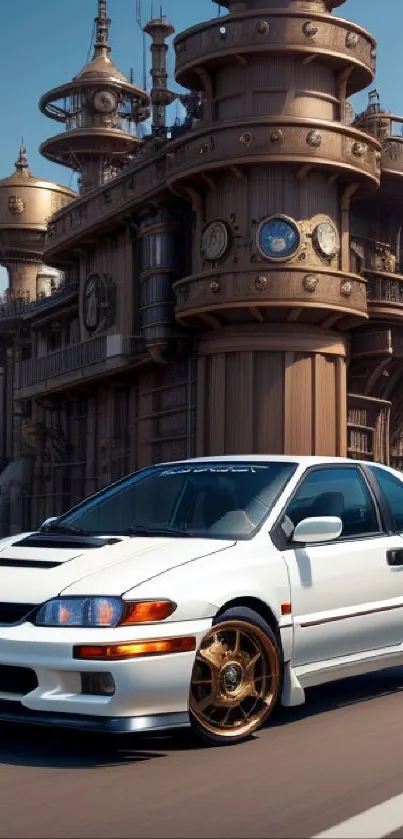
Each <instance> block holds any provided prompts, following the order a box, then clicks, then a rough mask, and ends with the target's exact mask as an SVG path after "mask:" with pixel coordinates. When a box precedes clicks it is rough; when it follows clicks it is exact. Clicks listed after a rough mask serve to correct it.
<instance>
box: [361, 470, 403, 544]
mask: <svg viewBox="0 0 403 839" xmlns="http://www.w3.org/2000/svg"><path fill="white" fill-rule="evenodd" d="M369 468H370V469H371V472H372V474H373V475H374V476H375V478H376V480H377V481H378V484H379V486H380V488H381V491H382V492H383V495H384V496H385V498H386V502H387V504H388V507H389V512H390V515H391V517H392V522H393V527H394V529H395V530H396V531H398V532H399V533H402V532H403V480H402V481H400V480H399V478H395V476H394V475H392V474H391V473H390V472H387V471H386V470H385V469H380V468H379V467H377V466H370V467H369ZM402 477H403V476H402Z"/></svg>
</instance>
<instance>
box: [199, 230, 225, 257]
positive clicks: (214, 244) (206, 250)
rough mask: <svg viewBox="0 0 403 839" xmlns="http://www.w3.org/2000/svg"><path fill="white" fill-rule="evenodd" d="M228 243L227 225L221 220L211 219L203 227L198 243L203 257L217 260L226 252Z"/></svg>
mask: <svg viewBox="0 0 403 839" xmlns="http://www.w3.org/2000/svg"><path fill="white" fill-rule="evenodd" d="M228 245H229V233H228V227H227V225H226V224H225V223H224V222H223V221H212V222H211V223H210V224H208V225H207V227H205V228H204V230H203V233H202V237H201V244H200V251H201V255H202V257H203V259H206V260H207V261H208V262H217V261H218V260H219V259H222V257H223V256H224V254H225V253H226V252H227V250H228Z"/></svg>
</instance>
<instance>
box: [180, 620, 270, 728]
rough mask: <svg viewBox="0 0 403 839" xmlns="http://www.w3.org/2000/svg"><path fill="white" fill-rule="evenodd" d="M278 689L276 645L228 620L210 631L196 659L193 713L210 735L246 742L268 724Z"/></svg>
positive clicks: (246, 625)
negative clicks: (253, 732)
mask: <svg viewBox="0 0 403 839" xmlns="http://www.w3.org/2000/svg"><path fill="white" fill-rule="evenodd" d="M279 685H280V667H279V659H278V652H277V649H276V645H275V643H274V640H272V639H271V638H270V637H269V636H268V635H266V633H265V632H263V630H262V629H260V627H258V626H255V625H254V624H252V623H249V622H247V621H243V620H237V619H234V620H228V621H225V622H223V623H220V624H217V625H216V626H213V627H212V628H211V629H210V630H209V632H208V633H207V634H206V635H205V637H204V638H203V641H202V643H201V646H200V648H199V650H198V652H197V654H196V660H195V663H194V666H193V672H192V679H191V684H190V699H189V706H190V712H191V714H192V716H193V718H194V720H195V721H196V723H197V726H198V727H199V728H200V729H201V730H202V731H203V732H205V733H206V734H211V735H213V736H215V737H218V738H220V739H221V738H228V739H231V738H233V739H238V738H243V737H246V736H248V735H249V734H251V733H252V731H255V730H256V729H257V728H259V727H260V726H261V725H262V724H263V722H264V721H265V720H266V719H267V717H268V716H269V714H270V712H271V711H272V709H273V707H274V704H275V702H276V699H277V696H278V692H279Z"/></svg>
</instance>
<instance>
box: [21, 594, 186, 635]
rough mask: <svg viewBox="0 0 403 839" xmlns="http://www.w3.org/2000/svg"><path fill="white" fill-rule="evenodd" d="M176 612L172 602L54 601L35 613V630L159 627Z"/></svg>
mask: <svg viewBox="0 0 403 839" xmlns="http://www.w3.org/2000/svg"><path fill="white" fill-rule="evenodd" d="M175 609H176V603H173V602H172V601H171V600H138V601H127V600H123V599H122V598H121V597H55V598H54V599H53V600H48V601H47V602H46V603H43V604H42V606H40V607H39V609H37V610H36V612H35V613H34V615H33V616H32V618H31V620H32V623H34V624H35V626H70V627H72V626H75V627H95V628H96V627H108V626H109V627H114V626H129V625H131V624H137V623H157V622H158V621H162V620H165V618H168V617H169V615H172V613H173V612H174V611H175Z"/></svg>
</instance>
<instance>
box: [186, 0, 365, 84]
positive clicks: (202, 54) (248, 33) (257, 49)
mask: <svg viewBox="0 0 403 839" xmlns="http://www.w3.org/2000/svg"><path fill="white" fill-rule="evenodd" d="M174 45H175V53H176V70H175V75H176V80H177V81H178V82H179V84H181V85H183V86H184V87H187V88H190V89H191V90H202V89H203V80H202V76H203V70H204V71H206V70H208V69H210V70H214V71H217V70H219V69H220V68H221V67H224V66H225V65H226V64H233V63H234V62H236V61H245V60H247V59H248V56H251V55H253V54H259V53H266V54H267V53H268V52H273V53H276V52H277V53H278V52H281V53H282V55H284V56H286V55H287V53H289V54H290V55H291V54H292V55H295V54H299V55H302V56H304V57H306V59H307V60H309V61H311V60H313V59H314V60H316V61H318V62H322V63H324V64H326V66H327V67H332V68H334V70H335V71H336V72H342V71H343V70H349V71H350V73H349V76H348V81H347V95H348V96H351V95H352V94H353V93H357V92H358V91H359V90H363V89H364V88H365V87H367V85H369V84H371V82H372V81H373V79H374V75H375V65H376V41H375V40H374V38H373V37H372V35H370V34H369V33H368V32H367V31H366V30H365V29H363V28H362V27H361V26H357V25H356V24H355V23H351V22H350V21H346V20H343V19H341V18H337V17H332V16H330V15H326V14H320V13H316V14H315V12H310V13H309V12H308V13H307V12H303V11H291V10H287V11H286V12H285V11H284V10H283V11H281V10H280V9H279V10H276V9H267V10H264V9H262V10H260V11H256V12H244V13H239V14H231V15H228V16H225V17H224V18H214V20H210V21H207V22H206V23H203V24H200V25H198V26H194V27H192V28H191V29H188V30H186V31H185V32H183V33H181V34H180V35H178V36H177V38H175V42H174Z"/></svg>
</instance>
